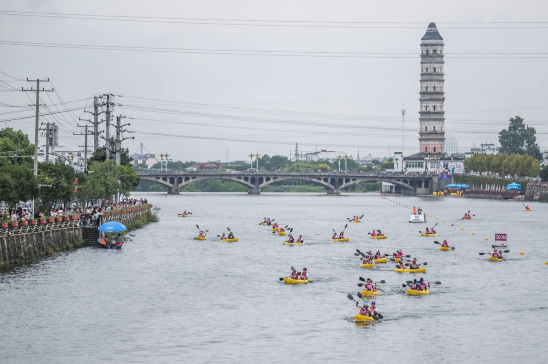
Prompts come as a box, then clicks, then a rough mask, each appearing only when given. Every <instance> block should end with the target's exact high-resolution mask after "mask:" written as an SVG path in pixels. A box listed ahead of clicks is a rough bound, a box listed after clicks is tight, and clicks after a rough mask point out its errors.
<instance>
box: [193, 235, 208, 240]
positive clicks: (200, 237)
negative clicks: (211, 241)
mask: <svg viewBox="0 0 548 364" xmlns="http://www.w3.org/2000/svg"><path fill="white" fill-rule="evenodd" d="M194 239H196V240H207V238H204V237H203V236H197V237H195V238H194Z"/></svg>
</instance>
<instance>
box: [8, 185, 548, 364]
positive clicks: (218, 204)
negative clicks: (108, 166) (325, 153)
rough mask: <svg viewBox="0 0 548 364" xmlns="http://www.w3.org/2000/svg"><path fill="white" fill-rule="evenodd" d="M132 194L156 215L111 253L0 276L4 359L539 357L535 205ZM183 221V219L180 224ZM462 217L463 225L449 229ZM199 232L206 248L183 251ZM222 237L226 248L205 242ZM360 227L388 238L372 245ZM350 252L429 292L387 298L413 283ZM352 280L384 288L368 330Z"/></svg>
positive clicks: (90, 252) (541, 308)
mask: <svg viewBox="0 0 548 364" xmlns="http://www.w3.org/2000/svg"><path fill="white" fill-rule="evenodd" d="M142 196H144V197H146V198H147V199H148V200H149V202H151V203H153V204H155V205H156V206H158V207H160V208H161V211H160V212H159V217H160V221H159V222H158V223H153V224H150V225H148V226H147V227H145V228H143V229H141V230H138V231H135V232H133V234H134V237H133V238H132V239H133V240H132V241H127V242H126V244H125V245H124V247H123V250H121V251H110V250H100V249H94V248H82V249H78V250H75V251H71V252H66V253H59V254H58V255H56V256H54V257H50V258H45V259H41V260H39V261H38V262H37V263H33V264H27V265H23V266H18V267H16V268H14V269H12V270H11V271H8V272H5V273H3V274H0V297H1V299H0V312H1V313H2V315H1V317H0V328H1V329H0V341H1V352H0V358H1V360H0V361H1V362H2V363H107V362H110V363H112V362H116V363H175V362H180V363H183V362H184V363H255V362H260V363H288V362H295V363H336V362H343V361H346V362H356V361H363V360H367V361H374V362H378V363H393V362H397V361H399V362H404V361H405V362H409V361H410V360H412V361H416V362H422V363H463V362H471V363H515V362H522V363H541V362H546V360H547V359H546V356H547V354H548V347H547V345H546V337H547V336H548V335H547V331H548V292H547V289H546V285H545V283H546V282H545V281H544V279H545V277H546V276H547V272H548V265H545V264H544V262H545V261H548V253H547V252H546V222H547V220H546V217H547V216H548V204H539V203H533V204H532V205H531V207H532V209H533V211H531V212H525V211H524V208H523V205H522V204H521V203H517V202H501V201H489V200H472V199H463V198H459V197H445V198H432V197H429V198H424V197H423V198H421V197H388V199H381V197H380V195H379V194H376V193H373V194H357V195H344V196H340V197H333V196H325V195H323V196H319V195H314V194H263V195H261V196H248V195H244V194H222V193H210V194H206V193H203V194H202V193H189V194H182V195H180V196H167V195H164V194H154V193H140V194H137V195H136V196H135V197H142ZM393 201H396V202H393ZM400 203H401V204H403V206H402V205H399V204H400ZM405 205H407V206H409V207H412V206H416V207H419V206H420V207H421V208H422V209H423V210H424V211H425V212H426V214H427V215H428V216H430V215H431V216H432V217H429V223H428V225H429V226H432V225H434V224H435V223H438V226H437V227H436V230H437V232H438V233H439V234H440V236H439V237H438V238H427V237H421V236H420V235H419V234H418V231H419V230H424V228H425V225H424V224H409V223H408V218H409V215H410V210H409V209H408V208H406V207H405ZM183 210H187V211H192V212H193V214H192V215H191V217H188V218H180V217H177V213H181V212H183ZM468 210H471V214H473V215H475V216H474V217H473V220H471V221H463V220H461V217H462V216H463V214H464V213H465V212H467V211H468ZM362 214H365V216H364V217H363V219H362V223H358V224H348V228H347V229H346V236H348V237H350V242H347V243H338V242H331V241H329V239H330V237H331V234H332V229H336V230H337V231H340V230H341V229H342V228H344V226H345V224H346V218H347V217H352V216H354V215H362ZM265 216H268V217H271V218H274V219H275V220H276V221H278V222H280V224H282V225H286V224H289V225H290V226H291V227H293V228H294V234H295V233H296V234H297V235H298V234H302V235H303V236H304V238H305V241H306V245H304V246H284V245H282V241H283V237H280V236H277V235H272V234H271V232H270V231H269V230H270V229H269V228H268V227H264V226H260V225H259V223H260V222H261V221H262V219H263V217H265ZM436 219H438V220H436ZM452 224H454V226H452ZM196 225H199V226H200V228H202V229H204V230H206V229H207V230H209V233H208V237H209V239H208V240H207V241H204V242H201V241H196V240H194V239H193V238H194V237H195V236H196V233H197V228H196ZM227 227H230V229H231V230H232V231H234V232H235V234H236V236H237V237H238V238H239V241H238V242H236V243H225V242H219V241H217V239H216V236H215V235H216V234H221V233H222V232H223V231H224V232H227V230H226V228H227ZM461 228H462V230H461ZM373 229H381V230H382V231H383V232H384V233H385V234H386V235H387V236H388V239H386V240H371V239H369V238H368V235H367V232H368V231H371V230H373ZM472 233H475V235H472ZM495 233H507V234H508V239H509V241H508V244H509V249H510V253H507V254H506V257H507V260H506V261H505V262H502V263H493V262H489V261H487V259H486V256H480V255H478V253H479V252H489V251H491V250H492V249H491V248H490V246H491V244H492V243H494V234H495ZM486 237H487V238H488V239H489V240H488V241H485V238H486ZM443 239H447V240H448V242H449V244H450V245H452V246H455V247H456V249H455V250H454V251H451V252H441V251H439V250H438V248H439V245H435V244H434V243H433V241H434V240H439V241H443ZM356 248H358V249H360V250H363V251H365V250H366V249H367V250H368V249H373V250H374V251H375V250H376V249H380V250H381V252H382V253H392V252H394V251H395V250H396V249H403V251H404V253H406V254H412V255H413V256H414V257H415V256H416V257H418V258H419V261H420V262H428V265H427V268H428V269H427V273H425V274H422V275H418V276H420V277H424V278H425V279H426V280H427V281H431V282H433V281H441V282H442V285H440V286H437V287H435V288H432V289H431V292H432V293H431V294H430V295H427V296H423V297H412V296H406V295H403V294H398V293H397V291H398V287H400V286H401V284H402V283H404V282H405V280H409V279H412V278H413V277H414V275H411V274H402V273H396V272H393V271H390V268H391V267H392V266H393V264H384V265H381V268H380V269H378V270H371V269H362V268H360V267H359V259H358V258H357V257H355V256H354V254H353V253H354V252H355V249H356ZM520 251H523V252H524V254H523V255H520V254H519V252H520ZM291 266H295V267H296V268H297V269H298V270H301V268H303V267H306V268H308V272H309V274H310V276H311V279H312V280H313V283H311V284H307V285H299V286H290V285H285V284H282V283H280V282H279V279H278V278H279V277H284V276H286V275H288V274H289V273H290V267H291ZM360 276H362V277H364V278H368V277H370V278H372V279H373V280H375V281H380V280H381V279H384V280H386V282H387V284H386V288H387V289H388V292H389V293H388V294H386V295H381V296H379V297H378V298H377V299H376V301H377V308H378V310H379V312H381V313H382V314H383V315H384V320H381V321H379V322H376V323H374V324H370V325H365V326H364V325H357V324H355V323H354V322H352V317H353V316H354V315H355V314H356V313H357V311H358V310H357V309H356V307H355V306H354V303H353V302H352V301H350V300H349V299H348V298H347V297H346V296H347V294H348V293H352V294H354V296H355V294H356V292H358V291H359V289H358V287H357V285H356V284H357V283H358V282H359V280H358V278H359V277H360Z"/></svg>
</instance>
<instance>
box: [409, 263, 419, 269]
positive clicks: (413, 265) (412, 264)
mask: <svg viewBox="0 0 548 364" xmlns="http://www.w3.org/2000/svg"><path fill="white" fill-rule="evenodd" d="M417 267H418V266H417V263H413V262H411V264H409V268H413V269H415V268H417Z"/></svg>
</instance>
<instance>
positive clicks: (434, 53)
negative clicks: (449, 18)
mask: <svg viewBox="0 0 548 364" xmlns="http://www.w3.org/2000/svg"><path fill="white" fill-rule="evenodd" d="M443 46H444V44H443V38H442V37H441V35H440V33H439V32H438V29H437V28H436V24H434V23H430V25H428V29H427V30H426V33H425V34H424V36H423V37H422V40H421V75H420V93H419V94H420V98H419V101H420V111H419V123H420V130H419V145H420V147H419V148H420V149H419V152H418V153H415V154H412V155H409V156H407V157H404V156H403V154H402V153H401V152H396V153H394V171H396V172H406V173H433V174H440V175H444V176H445V174H446V173H462V162H463V160H464V157H462V156H458V155H456V153H457V148H458V146H457V144H456V140H455V138H451V140H450V141H449V145H450V148H451V151H450V153H451V154H450V155H449V156H448V155H447V153H446V152H447V151H446V140H445V131H444V130H445V106H444V103H445V96H444V78H443V77H444V61H443ZM440 178H441V177H440Z"/></svg>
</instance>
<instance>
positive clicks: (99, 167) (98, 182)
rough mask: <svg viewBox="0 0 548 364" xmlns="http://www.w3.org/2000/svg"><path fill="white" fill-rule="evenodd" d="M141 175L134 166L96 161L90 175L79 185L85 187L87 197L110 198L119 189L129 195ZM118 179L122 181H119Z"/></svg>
mask: <svg viewBox="0 0 548 364" xmlns="http://www.w3.org/2000/svg"><path fill="white" fill-rule="evenodd" d="M139 180H140V178H139V176H137V173H135V170H134V169H133V167H132V166H124V165H122V166H119V165H117V164H116V163H113V161H111V160H108V161H105V162H94V163H93V164H92V165H91V166H90V169H89V173H88V175H87V176H86V177H85V179H83V181H82V183H81V184H80V185H79V187H78V188H79V189H84V191H83V192H82V193H85V194H86V196H87V198H95V199H99V198H101V199H107V200H108V199H110V198H111V197H112V196H113V195H115V194H116V192H117V191H120V193H121V194H123V195H125V196H129V193H130V192H131V190H132V189H134V188H135V187H137V185H138V184H139ZM118 181H120V182H119V183H118Z"/></svg>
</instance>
